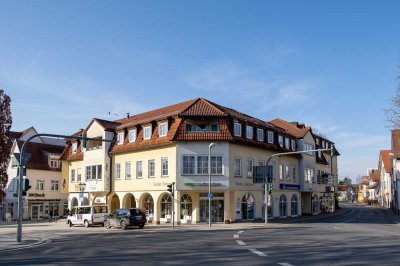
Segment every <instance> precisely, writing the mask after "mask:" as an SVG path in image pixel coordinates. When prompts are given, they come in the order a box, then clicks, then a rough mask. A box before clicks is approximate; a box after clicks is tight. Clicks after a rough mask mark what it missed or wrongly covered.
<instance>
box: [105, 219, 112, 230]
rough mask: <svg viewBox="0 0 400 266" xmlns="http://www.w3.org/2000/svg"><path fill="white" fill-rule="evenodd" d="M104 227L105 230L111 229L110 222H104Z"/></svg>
mask: <svg viewBox="0 0 400 266" xmlns="http://www.w3.org/2000/svg"><path fill="white" fill-rule="evenodd" d="M104 227H105V228H107V229H110V228H111V226H110V222H107V221H106V222H104Z"/></svg>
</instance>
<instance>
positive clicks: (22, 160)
mask: <svg viewBox="0 0 400 266" xmlns="http://www.w3.org/2000/svg"><path fill="white" fill-rule="evenodd" d="M37 137H52V138H63V139H80V140H83V141H87V140H95V141H99V140H100V141H103V142H112V140H106V139H97V138H86V136H84V137H75V136H67V135H56V134H46V133H41V134H35V135H33V136H31V137H30V138H28V139H27V140H25V142H24V143H23V144H22V147H21V150H20V158H19V176H18V180H19V184H18V219H17V220H18V225H17V242H22V219H23V209H24V208H23V202H22V182H23V175H24V174H23V171H24V167H25V163H26V162H25V156H24V152H25V148H26V146H27V144H28V143H29V142H30V141H31V140H32V139H34V138H37Z"/></svg>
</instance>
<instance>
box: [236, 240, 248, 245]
mask: <svg viewBox="0 0 400 266" xmlns="http://www.w3.org/2000/svg"><path fill="white" fill-rule="evenodd" d="M236 242H237V243H238V244H239V245H241V246H244V245H246V243H244V242H243V241H242V240H236Z"/></svg>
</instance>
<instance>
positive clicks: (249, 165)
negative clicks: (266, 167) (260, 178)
mask: <svg viewBox="0 0 400 266" xmlns="http://www.w3.org/2000/svg"><path fill="white" fill-rule="evenodd" d="M253 167H254V159H251V158H248V159H247V177H253Z"/></svg>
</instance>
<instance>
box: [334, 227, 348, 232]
mask: <svg viewBox="0 0 400 266" xmlns="http://www.w3.org/2000/svg"><path fill="white" fill-rule="evenodd" d="M333 228H334V229H338V230H344V231H351V229H346V228H340V227H333Z"/></svg>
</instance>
